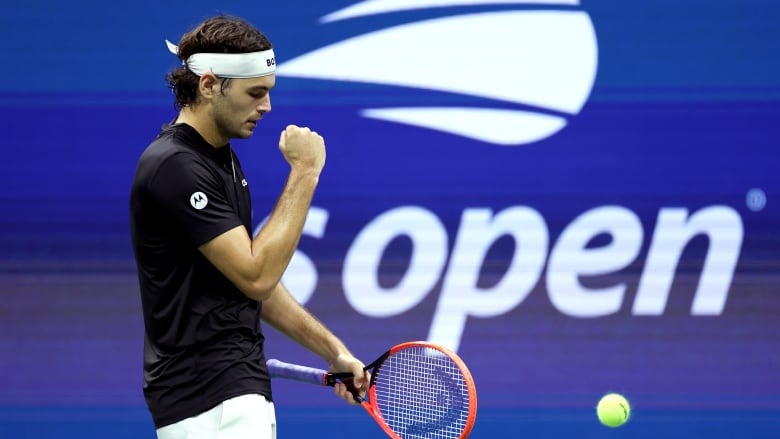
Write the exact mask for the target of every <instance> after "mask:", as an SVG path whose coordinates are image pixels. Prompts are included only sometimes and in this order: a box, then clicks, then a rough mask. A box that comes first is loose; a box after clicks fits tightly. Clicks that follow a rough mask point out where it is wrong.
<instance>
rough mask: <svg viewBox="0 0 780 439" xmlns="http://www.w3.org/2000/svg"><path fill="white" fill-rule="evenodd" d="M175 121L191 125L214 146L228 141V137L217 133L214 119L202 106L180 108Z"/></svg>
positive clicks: (223, 144)
mask: <svg viewBox="0 0 780 439" xmlns="http://www.w3.org/2000/svg"><path fill="white" fill-rule="evenodd" d="M176 123H186V124H187V125H189V126H191V127H192V128H194V129H195V131H197V132H198V134H200V135H201V137H203V139H205V140H206V142H208V143H209V144H210V145H211V146H213V147H214V148H221V147H223V146H225V145H227V143H228V139H226V138H224V137H222V136H220V135H219V134H218V130H217V127H216V125H215V124H214V120H213V119H212V118H211V117H209V116H208V115H207V114H206V111H205V109H203V108H200V109H193V108H182V109H181V111H180V112H179V116H178V117H177V118H176Z"/></svg>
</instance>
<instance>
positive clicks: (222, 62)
mask: <svg viewBox="0 0 780 439" xmlns="http://www.w3.org/2000/svg"><path fill="white" fill-rule="evenodd" d="M165 44H167V45H168V50H169V51H170V52H171V53H172V54H174V55H176V56H179V47H178V46H176V45H175V44H173V43H171V42H170V41H168V40H165ZM182 64H183V65H185V66H186V67H187V69H189V71H191V72H192V73H194V74H196V75H198V76H203V74H204V73H208V72H212V73H214V74H215V75H217V76H220V77H222V78H258V77H260V76H268V75H272V74H274V73H275V72H276V60H275V59H274V51H273V49H268V50H264V51H262V52H250V53H196V54H194V55H191V56H190V57H189V58H187V60H186V61H183V62H182Z"/></svg>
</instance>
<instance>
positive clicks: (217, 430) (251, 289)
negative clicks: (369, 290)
mask: <svg viewBox="0 0 780 439" xmlns="http://www.w3.org/2000/svg"><path fill="white" fill-rule="evenodd" d="M168 46H169V50H171V51H172V52H173V53H175V54H176V55H177V56H178V57H179V58H180V59H181V60H182V62H183V65H182V66H181V67H178V68H176V69H174V70H173V71H171V72H170V73H169V74H168V75H167V80H168V82H169V83H170V87H171V89H172V90H173V92H174V95H175V99H176V107H177V108H178V109H179V114H178V117H177V118H176V120H175V121H174V122H173V123H172V124H171V125H168V126H165V127H163V128H162V130H161V132H160V134H159V135H158V137H157V138H156V139H155V140H154V141H153V142H152V143H151V145H149V147H148V148H147V149H146V150H145V151H144V153H143V154H142V156H141V158H140V159H139V162H138V166H137V170H136V174H135V179H134V181H133V185H132V189H131V196H130V216H131V236H132V241H133V249H134V252H135V257H136V263H137V267H138V278H139V283H140V289H141V299H142V305H143V314H144V323H145V339H144V395H145V397H146V401H147V404H148V406H149V410H150V412H151V414H152V418H153V420H154V423H155V427H156V428H157V435H158V438H160V439H173V438H192V437H198V438H201V437H202V438H216V437H219V438H250V437H251V438H273V437H275V435H276V433H275V431H276V429H275V422H276V421H275V415H274V411H273V403H272V402H271V401H272V394H271V386H270V378H269V376H268V370H267V368H266V365H265V356H264V354H263V340H264V337H263V333H262V330H261V327H260V319H262V320H263V321H265V322H266V323H268V324H269V325H271V326H272V327H274V328H276V329H278V330H279V331H281V332H282V333H284V334H286V335H287V336H289V337H290V338H292V339H293V340H295V341H296V342H298V343H300V344H301V345H302V346H304V347H306V348H307V349H309V350H311V351H312V352H314V353H315V354H317V355H319V356H320V357H322V358H323V359H325V361H327V362H328V366H329V368H330V369H331V370H334V371H342V372H351V373H353V374H354V376H355V379H354V381H353V383H352V384H353V385H354V387H355V389H356V391H358V392H360V393H365V391H366V390H367V387H368V376H367V373H366V372H364V371H363V363H362V362H360V361H359V360H358V359H357V358H355V357H354V356H353V355H352V354H351V353H350V352H349V350H348V349H347V348H346V347H345V345H344V344H343V343H342V342H341V341H340V340H339V339H338V338H337V337H336V336H334V335H333V334H332V333H331V332H330V331H329V330H328V329H326V328H325V327H324V326H323V325H322V324H321V323H320V322H319V321H318V320H317V319H316V318H315V317H313V316H312V315H311V314H310V313H309V312H308V311H306V310H305V309H304V308H303V307H302V306H301V305H300V304H298V302H296V301H295V299H294V298H293V297H292V296H291V295H290V293H289V292H288V291H287V290H286V289H285V287H284V286H283V285H282V284H281V283H280V279H281V277H282V274H283V273H284V271H285V269H286V268H287V265H288V263H289V261H290V258H291V257H292V255H293V252H294V251H295V248H296V246H297V244H298V241H299V239H300V236H301V231H302V228H303V224H304V221H305V219H306V214H307V211H308V209H309V207H310V203H311V200H312V196H313V193H314V190H315V188H316V186H317V183H318V180H319V176H320V171H321V170H322V168H323V166H324V163H325V144H324V141H323V139H322V137H321V136H320V135H318V134H317V133H316V132H314V131H311V130H310V129H308V128H301V127H297V126H294V125H289V126H288V127H287V128H286V129H285V130H284V131H283V132H282V133H281V135H280V137H279V149H280V151H281V153H282V154H283V156H284V158H285V159H286V161H287V162H288V164H289V166H290V171H289V174H288V178H287V182H286V184H285V186H284V188H283V190H282V192H281V194H280V195H279V198H278V202H277V204H276V206H275V208H274V210H273V212H272V213H271V215H270V217H269V219H268V220H267V222H266V223H265V225H264V226H263V228H262V229H261V230H260V232H259V233H258V234H257V236H256V237H254V238H252V236H251V235H250V230H252V223H251V211H252V208H251V199H250V196H249V188H248V186H247V183H246V178H245V176H244V172H243V171H242V168H241V165H240V162H239V161H238V158H237V157H236V156H235V155H234V153H233V151H232V149H231V147H230V144H229V140H230V139H231V138H248V137H250V136H251V135H252V133H253V131H254V129H255V127H256V126H257V123H258V121H260V120H261V119H262V117H263V116H264V115H265V113H267V112H269V111H271V101H270V91H271V89H272V88H273V87H274V84H275V81H276V77H275V74H274V71H275V59H274V54H273V49H272V46H271V43H270V42H269V41H268V39H267V38H266V37H265V36H264V35H263V34H262V33H261V32H260V31H258V30H257V29H255V28H254V27H253V26H252V25H250V24H249V23H247V22H245V21H244V20H241V19H239V18H235V17H227V16H218V17H214V18H211V19H208V20H205V21H204V22H203V23H201V24H200V25H199V26H197V27H196V28H195V29H193V30H192V31H190V32H188V33H186V34H185V35H184V36H183V37H182V38H181V40H180V42H179V45H178V47H177V46H176V45H173V44H171V43H168ZM355 389H353V390H355ZM336 393H337V394H338V395H339V396H340V397H342V398H344V399H346V400H347V401H349V402H350V403H355V400H354V398H353V396H352V393H351V391H350V389H348V388H347V387H346V386H345V385H344V384H339V385H337V387H336Z"/></svg>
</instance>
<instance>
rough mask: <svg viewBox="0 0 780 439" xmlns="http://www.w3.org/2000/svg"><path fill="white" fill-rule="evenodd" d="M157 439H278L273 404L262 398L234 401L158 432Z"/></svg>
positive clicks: (247, 397)
mask: <svg viewBox="0 0 780 439" xmlns="http://www.w3.org/2000/svg"><path fill="white" fill-rule="evenodd" d="M157 438H158V439H276V412H275V411H274V404H273V403H272V402H270V401H268V400H266V399H265V397H263V396H262V395H242V396H237V397H235V398H231V399H228V400H226V401H225V402H223V403H222V404H220V405H218V406H216V407H214V408H213V409H211V410H208V411H206V412H203V413H201V414H199V415H197V416H193V417H191V418H187V419H184V420H181V421H179V422H177V423H175V424H171V425H166V426H165V427H162V428H159V429H157Z"/></svg>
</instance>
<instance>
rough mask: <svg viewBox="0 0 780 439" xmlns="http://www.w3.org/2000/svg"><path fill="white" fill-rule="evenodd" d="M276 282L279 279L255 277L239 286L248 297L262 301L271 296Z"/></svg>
mask: <svg viewBox="0 0 780 439" xmlns="http://www.w3.org/2000/svg"><path fill="white" fill-rule="evenodd" d="M278 283H279V279H276V280H273V279H272V280H269V279H256V280H254V281H252V282H249V283H248V284H247V285H245V286H244V288H241V291H242V292H243V293H244V294H245V295H246V296H247V297H249V298H250V299H252V300H256V301H258V302H262V301H263V300H265V299H268V298H269V297H271V294H273V292H274V289H275V288H276V285H277V284H278Z"/></svg>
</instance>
